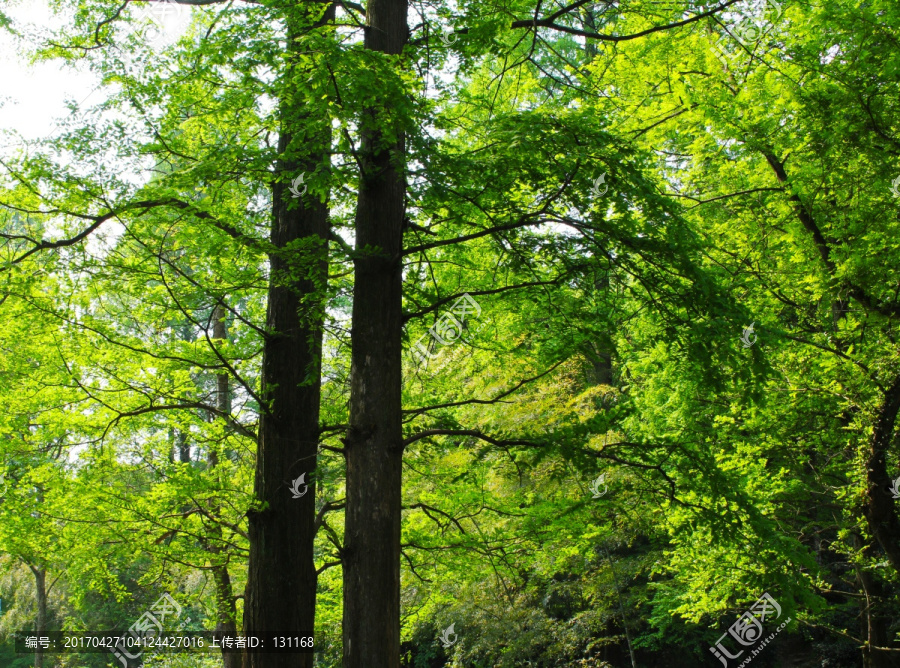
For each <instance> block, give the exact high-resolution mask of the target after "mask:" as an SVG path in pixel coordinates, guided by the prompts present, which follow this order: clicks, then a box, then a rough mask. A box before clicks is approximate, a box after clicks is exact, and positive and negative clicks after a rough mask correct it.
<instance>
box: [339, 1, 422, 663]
mask: <svg viewBox="0 0 900 668" xmlns="http://www.w3.org/2000/svg"><path fill="white" fill-rule="evenodd" d="M366 9H367V13H366V24H367V29H366V33H365V35H366V36H365V46H366V48H367V49H371V50H374V51H380V52H382V53H387V54H399V53H400V51H401V50H402V49H403V46H404V45H405V44H406V40H407V36H408V29H407V24H406V14H407V0H370V2H369V3H368V4H367V6H366ZM391 108H392V105H391V103H390V101H388V100H385V101H383V102H382V103H381V104H380V105H379V106H376V107H373V108H370V109H367V110H366V111H365V114H366V116H367V118H366V120H365V121H364V124H366V126H367V127H366V129H365V130H364V132H363V134H362V140H361V146H360V165H361V174H360V186H359V198H358V200H357V211H356V244H357V251H358V252H360V251H362V250H364V249H367V250H366V252H365V254H364V255H363V254H360V255H358V256H357V257H356V258H355V260H354V290H353V335H352V337H353V338H352V347H353V352H352V358H351V372H350V425H349V429H348V431H347V437H346V439H345V456H346V460H347V502H346V503H347V505H346V516H345V525H344V526H345V529H344V553H343V557H342V558H343V571H344V619H343V639H344V661H343V665H344V668H397V667H398V666H399V665H400V494H401V460H402V457H403V446H402V440H403V439H402V428H401V419H400V418H401V400H400V385H401V350H400V343H401V327H402V319H401V291H402V276H401V259H400V251H401V243H402V238H401V236H402V231H401V230H402V225H403V218H404V200H405V195H406V180H405V176H404V169H405V166H404V152H405V142H404V138H403V136H402V135H401V136H400V137H399V138H398V140H397V141H396V142H394V143H393V144H392V145H389V146H384V144H383V141H382V140H383V137H382V135H381V134H380V133H379V132H378V131H377V130H376V129H374V128H377V127H378V125H379V121H380V120H381V119H383V118H384V116H385V114H388V113H390V109H391ZM369 124H371V125H369ZM373 249H374V250H373Z"/></svg>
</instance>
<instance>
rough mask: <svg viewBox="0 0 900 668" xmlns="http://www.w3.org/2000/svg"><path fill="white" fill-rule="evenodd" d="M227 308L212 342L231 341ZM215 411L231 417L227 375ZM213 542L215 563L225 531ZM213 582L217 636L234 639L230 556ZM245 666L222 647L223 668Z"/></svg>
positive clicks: (216, 320) (220, 381)
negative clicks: (228, 339)
mask: <svg viewBox="0 0 900 668" xmlns="http://www.w3.org/2000/svg"><path fill="white" fill-rule="evenodd" d="M225 317H226V313H225V308H224V307H223V306H222V305H221V304H218V305H216V307H215V309H214V310H213V315H212V326H213V327H212V329H213V331H212V337H211V338H212V339H214V340H219V341H225V340H226V339H227V338H228V328H227V325H226V320H225ZM216 408H217V409H218V410H219V413H220V414H222V415H230V414H231V389H230V387H229V379H228V374H227V373H220V374H218V375H217V376H216ZM208 463H209V468H210V470H211V471H213V470H214V469H215V468H216V467H217V466H218V465H219V455H218V452H217V451H216V450H215V448H210V451H209V458H208ZM221 510H222V509H221V506H220V505H219V504H218V503H216V502H215V500H213V503H212V504H211V507H210V515H212V516H213V517H219V514H220V513H221ZM210 534H211V538H212V540H211V541H209V542H208V543H207V548H206V549H207V550H209V552H211V553H212V555H213V557H212V558H213V559H219V558H220V557H219V555H221V553H222V547H221V538H222V528H221V527H220V526H218V525H214V526H213V527H212V528H211V530H210ZM212 576H213V582H214V583H215V591H216V629H215V636H216V638H218V639H219V640H220V644H221V639H222V638H224V637H225V636H230V637H232V638H234V637H235V636H237V607H236V605H235V598H234V591H233V589H232V587H231V575H230V574H229V573H228V562H227V556H226V560H225V562H224V563H217V564H215V565H214V566H213V568H212ZM242 663H243V661H242V659H241V651H240V650H237V649H235V648H233V647H232V648H226V647H224V646H223V647H222V665H223V667H224V668H241V664H242Z"/></svg>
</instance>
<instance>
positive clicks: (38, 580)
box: [28, 564, 47, 668]
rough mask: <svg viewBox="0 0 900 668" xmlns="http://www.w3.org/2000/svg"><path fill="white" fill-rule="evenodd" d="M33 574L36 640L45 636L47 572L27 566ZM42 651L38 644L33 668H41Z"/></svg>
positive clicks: (42, 660) (42, 662) (42, 663)
mask: <svg viewBox="0 0 900 668" xmlns="http://www.w3.org/2000/svg"><path fill="white" fill-rule="evenodd" d="M28 567H29V568H30V569H31V572H32V573H34V588H35V591H36V593H37V619H36V620H35V622H36V623H35V632H36V635H37V637H38V638H40V637H41V636H46V635H47V571H46V570H45V569H43V568H37V567H35V566H32V565H31V564H29V565H28ZM43 666H44V649H43V648H42V647H41V644H40V643H38V646H37V648H36V649H35V650H34V668H43Z"/></svg>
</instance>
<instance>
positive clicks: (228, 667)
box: [212, 565, 242, 668]
mask: <svg viewBox="0 0 900 668" xmlns="http://www.w3.org/2000/svg"><path fill="white" fill-rule="evenodd" d="M212 572H213V580H214V582H215V585H216V630H215V635H216V637H217V638H223V637H225V636H230V637H232V638H234V637H236V636H237V635H238V633H237V622H236V621H235V620H236V619H237V606H236V605H235V599H234V592H233V590H232V587H231V576H230V575H229V574H228V566H227V565H223V566H216V567H215V568H213V571H212ZM241 664H242V660H241V652H240V650H235V649H233V648H232V649H226V648H224V647H223V648H222V666H223V667H224V668H241Z"/></svg>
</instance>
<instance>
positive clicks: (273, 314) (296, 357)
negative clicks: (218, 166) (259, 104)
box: [244, 4, 334, 668]
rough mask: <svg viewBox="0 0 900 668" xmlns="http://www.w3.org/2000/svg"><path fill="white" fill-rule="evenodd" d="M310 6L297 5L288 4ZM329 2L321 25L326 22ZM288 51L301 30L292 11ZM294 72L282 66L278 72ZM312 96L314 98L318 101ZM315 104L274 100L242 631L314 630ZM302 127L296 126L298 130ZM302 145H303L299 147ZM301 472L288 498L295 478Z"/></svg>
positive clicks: (320, 135) (303, 667)
mask: <svg viewBox="0 0 900 668" xmlns="http://www.w3.org/2000/svg"><path fill="white" fill-rule="evenodd" d="M314 7H317V5H314V4H313V5H305V6H302V5H298V6H297V9H296V10H292V11H296V12H301V11H309V10H311V9H312V8H314ZM333 19H334V5H333V4H332V5H330V6H329V8H328V9H327V10H326V12H325V14H324V15H323V16H322V18H321V19H320V20H319V25H324V24H326V23H330V22H332V21H333ZM287 23H288V40H287V43H288V54H287V57H288V58H292V57H293V55H294V54H295V53H296V52H297V51H299V49H300V47H299V45H298V43H297V37H298V36H299V35H301V34H302V33H303V32H304V29H303V28H301V27H298V25H297V22H296V20H295V19H294V18H293V17H292V16H288V17H287ZM294 76H296V75H295V74H294V69H293V67H292V68H291V69H290V70H289V72H288V74H287V76H286V79H285V80H286V81H290V80H291V78H292V77H294ZM316 102H318V101H316ZM319 108H321V106H320V105H316V104H312V103H310V101H309V100H307V99H305V98H304V97H303V96H302V95H300V94H291V95H288V96H286V97H285V98H284V99H283V100H282V104H281V109H280V114H281V135H280V137H279V140H278V153H279V161H278V164H277V166H276V172H277V174H276V176H277V177H278V178H277V179H276V181H275V183H274V186H273V189H272V198H273V217H272V231H271V237H270V238H271V242H272V244H273V246H274V247H275V250H274V251H272V252H271V253H270V256H269V263H270V273H269V291H268V308H267V318H266V329H267V336H266V338H265V341H264V344H263V362H262V380H261V394H262V397H263V399H264V400H265V401H266V404H267V405H265V406H262V407H261V418H260V426H259V444H258V450H257V457H256V482H255V487H254V490H255V497H256V499H257V500H258V502H260V503H261V504H262V506H261V507H260V508H255V509H251V510H250V511H248V513H247V515H248V518H249V536H250V563H249V569H248V576H247V590H246V597H245V607H244V635H246V636H256V637H259V638H261V639H266V642H271V640H270V639H271V637H272V636H285V637H289V638H312V637H313V632H314V630H315V605H316V572H315V563H314V556H313V540H314V538H315V499H316V493H315V478H314V476H313V475H312V474H313V472H314V470H315V467H316V459H317V458H316V455H317V452H318V439H319V395H320V386H321V379H320V377H321V351H322V325H323V320H324V302H325V287H326V282H327V280H328V247H327V239H328V236H329V224H328V207H327V204H325V203H322V202H320V201H319V200H318V198H317V197H316V196H315V195H313V194H312V193H308V192H307V193H305V194H304V195H302V196H301V197H300V198H296V199H295V198H293V197H292V196H291V194H290V193H289V192H288V188H287V185H286V183H285V181H284V180H285V179H286V180H287V181H288V182H290V181H291V180H292V179H294V178H296V177H297V176H299V175H300V174H301V173H305V174H310V173H312V172H314V171H315V170H316V169H317V168H318V169H319V170H321V169H323V168H325V169H327V168H328V165H329V164H330V163H329V157H330V153H329V149H330V143H331V124H330V121H329V119H328V117H327V116H326V115H325V114H324V113H323V114H321V115H320V116H318V117H311V116H310V114H312V113H319V112H317V111H312V110H315V109H319ZM301 130H302V132H303V134H298V132H300V131H301ZM301 151H302V153H300V152H301ZM303 474H306V476H305V480H304V482H303V483H301V484H300V485H299V487H298V489H300V490H301V491H302V490H304V489H305V493H302V495H301V496H300V497H299V498H294V494H292V492H291V483H292V481H293V480H295V479H297V478H299V477H300V476H301V475H303ZM312 665H313V655H312V654H311V653H305V654H299V653H298V654H266V653H256V652H252V651H248V652H247V653H246V654H245V659H244V666H245V668H311V666H312Z"/></svg>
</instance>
